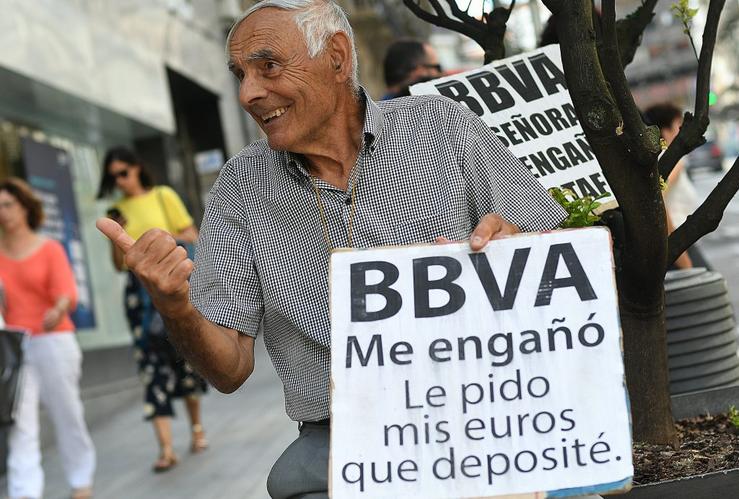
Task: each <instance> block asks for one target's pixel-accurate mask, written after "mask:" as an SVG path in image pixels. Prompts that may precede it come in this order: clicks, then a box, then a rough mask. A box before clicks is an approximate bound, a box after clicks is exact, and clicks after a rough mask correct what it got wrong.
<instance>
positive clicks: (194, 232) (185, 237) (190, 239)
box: [175, 225, 198, 243]
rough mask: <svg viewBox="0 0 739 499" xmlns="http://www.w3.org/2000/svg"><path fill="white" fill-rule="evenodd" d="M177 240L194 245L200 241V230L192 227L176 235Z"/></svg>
mask: <svg viewBox="0 0 739 499" xmlns="http://www.w3.org/2000/svg"><path fill="white" fill-rule="evenodd" d="M175 239H178V240H180V241H185V242H186V243H194V242H195V241H197V240H198V229H197V227H195V226H194V225H191V226H190V227H187V228H186V229H184V230H181V231H180V232H178V233H177V234H175Z"/></svg>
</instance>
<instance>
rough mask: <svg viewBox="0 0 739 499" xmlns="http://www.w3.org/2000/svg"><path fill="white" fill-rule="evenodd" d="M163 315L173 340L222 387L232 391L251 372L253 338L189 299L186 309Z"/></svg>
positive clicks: (210, 378) (194, 365)
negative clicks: (209, 316) (205, 312)
mask: <svg viewBox="0 0 739 499" xmlns="http://www.w3.org/2000/svg"><path fill="white" fill-rule="evenodd" d="M163 318H164V323H165V325H166V327H167V331H168V332H169V339H170V341H171V342H172V344H173V345H174V346H175V347H176V348H177V350H178V351H179V352H180V353H181V354H182V355H183V356H184V357H185V358H186V359H187V361H188V362H189V363H190V364H191V365H192V367H193V368H195V370H196V371H197V372H198V373H199V374H201V375H202V376H204V377H205V378H206V379H208V381H210V382H211V384H213V386H215V387H216V388H217V389H218V390H219V391H221V392H224V393H231V392H233V391H234V390H236V389H237V388H238V387H240V386H241V385H242V384H243V383H244V381H245V380H246V379H247V378H248V377H249V375H251V373H252V371H253V369H254V340H253V339H252V338H250V337H244V336H242V335H241V334H240V333H238V332H237V331H235V330H233V329H228V328H225V327H222V326H219V325H217V324H214V323H212V322H210V321H209V320H207V319H206V318H205V317H203V316H202V314H200V312H198V311H197V310H196V309H195V307H193V306H192V305H191V304H189V303H188V306H187V309H186V311H185V312H184V313H181V314H178V315H177V316H175V317H164V316H163Z"/></svg>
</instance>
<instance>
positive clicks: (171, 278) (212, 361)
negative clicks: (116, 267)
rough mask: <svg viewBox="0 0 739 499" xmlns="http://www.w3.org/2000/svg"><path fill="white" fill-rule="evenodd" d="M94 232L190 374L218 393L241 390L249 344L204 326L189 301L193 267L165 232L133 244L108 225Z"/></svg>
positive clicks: (249, 362)
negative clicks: (106, 242) (152, 310)
mask: <svg viewBox="0 0 739 499" xmlns="http://www.w3.org/2000/svg"><path fill="white" fill-rule="evenodd" d="M97 227H98V229H99V230H100V231H101V232H102V233H103V234H105V235H106V236H107V237H108V239H110V240H111V241H112V242H113V245H114V246H116V247H117V248H119V249H120V251H121V252H122V254H123V255H124V263H125V264H126V265H127V266H128V268H129V269H130V270H131V271H133V273H134V274H136V276H137V277H138V278H139V280H140V281H141V283H142V284H143V285H144V287H145V288H146V290H147V291H148V292H149V295H150V296H151V299H152V302H153V303H154V306H155V307H156V308H157V310H158V311H159V313H160V314H161V315H162V318H163V319H164V322H165V324H166V326H167V330H168V331H169V333H170V339H171V340H172V342H173V343H174V345H175V346H176V347H177V348H178V349H179V350H180V352H181V353H182V354H183V355H184V356H185V358H186V359H187V360H188V361H189V362H191V363H192V365H193V366H194V367H195V369H196V370H197V371H198V372H199V373H200V374H201V375H203V376H205V378H207V379H208V381H210V382H211V383H212V384H213V386H215V387H216V388H217V389H218V390H220V391H222V392H226V393H229V392H232V391H234V390H236V389H237V388H238V387H239V386H241V385H242V384H243V383H244V381H245V380H246V379H247V378H248V377H249V376H250V375H251V373H252V371H253V370H254V339H253V338H251V337H249V336H246V335H242V334H240V333H238V332H237V331H235V330H233V329H227V328H224V327H222V326H219V325H217V324H214V323H213V322H210V321H209V320H207V319H206V318H205V317H203V316H202V315H201V314H200V312H198V311H197V310H196V309H195V307H194V306H193V305H192V303H191V302H190V298H189V291H190V284H189V282H188V279H189V277H190V274H191V273H192V270H193V263H192V261H191V260H190V259H188V258H187V251H186V250H185V249H184V248H182V247H181V246H177V243H176V242H175V239H174V238H173V237H172V236H171V235H170V234H169V233H167V232H166V231H163V230H161V229H152V230H149V231H147V232H146V233H145V234H144V235H143V236H141V237H140V238H139V239H138V240H137V241H134V240H133V239H131V237H130V236H129V235H128V234H126V232H125V231H124V230H123V228H122V227H121V226H120V225H118V224H117V223H115V222H114V221H113V220H110V219H107V218H101V219H99V220H98V221H97Z"/></svg>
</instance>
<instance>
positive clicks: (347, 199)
mask: <svg viewBox="0 0 739 499" xmlns="http://www.w3.org/2000/svg"><path fill="white" fill-rule="evenodd" d="M344 204H346V205H347V206H349V205H351V204H352V197H351V196H348V197H347V198H346V199H345V200H344Z"/></svg>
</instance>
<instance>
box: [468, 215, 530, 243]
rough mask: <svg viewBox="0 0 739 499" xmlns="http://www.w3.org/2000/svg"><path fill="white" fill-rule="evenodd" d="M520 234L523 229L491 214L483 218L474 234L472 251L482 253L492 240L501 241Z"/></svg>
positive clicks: (471, 239) (471, 240) (471, 241)
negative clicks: (506, 237)
mask: <svg viewBox="0 0 739 499" xmlns="http://www.w3.org/2000/svg"><path fill="white" fill-rule="evenodd" d="M520 232H521V229H519V228H518V226H516V225H514V224H512V223H510V222H507V221H505V220H504V219H503V217H501V216H500V215H497V214H495V213H489V214H487V215H485V216H484V217H482V220H480V223H479V224H477V227H475V230H474V231H473V232H472V235H471V236H470V249H471V250H472V251H480V250H481V249H483V248H484V247H485V245H486V244H487V243H488V242H489V241H490V240H492V239H500V238H502V237H505V236H510V235H513V234H518V233H520Z"/></svg>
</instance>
